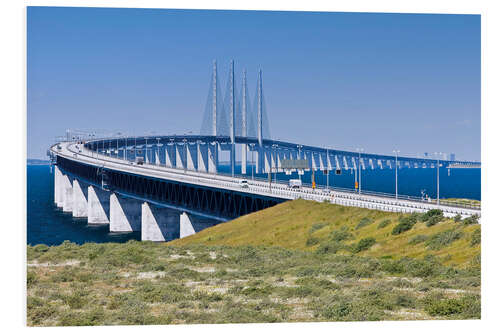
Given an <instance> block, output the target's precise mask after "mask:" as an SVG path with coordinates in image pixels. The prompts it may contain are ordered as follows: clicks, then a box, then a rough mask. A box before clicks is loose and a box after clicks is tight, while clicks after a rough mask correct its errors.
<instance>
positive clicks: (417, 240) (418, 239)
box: [408, 235, 429, 245]
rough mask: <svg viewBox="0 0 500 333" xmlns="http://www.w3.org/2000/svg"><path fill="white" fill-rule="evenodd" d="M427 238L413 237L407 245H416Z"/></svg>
mask: <svg viewBox="0 0 500 333" xmlns="http://www.w3.org/2000/svg"><path fill="white" fill-rule="evenodd" d="M428 238H429V236H427V235H416V236H415V237H412V238H411V239H410V240H409V241H408V244H410V245H416V244H420V243H423V242H425V241H426V240H427V239H428Z"/></svg>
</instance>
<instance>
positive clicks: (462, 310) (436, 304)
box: [424, 295, 481, 319]
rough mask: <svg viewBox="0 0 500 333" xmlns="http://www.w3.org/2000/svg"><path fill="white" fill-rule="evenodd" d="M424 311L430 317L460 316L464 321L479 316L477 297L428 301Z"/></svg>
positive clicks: (479, 308)
mask: <svg viewBox="0 0 500 333" xmlns="http://www.w3.org/2000/svg"><path fill="white" fill-rule="evenodd" d="M424 309H425V311H426V312H427V313H428V314H430V315H431V316H453V315H455V316H456V315H462V317H463V318H464V319H468V318H480V316H481V306H480V303H479V297H477V296H472V295H467V296H463V297H461V298H458V299H455V298H451V299H428V300H427V304H426V305H425V308H424Z"/></svg>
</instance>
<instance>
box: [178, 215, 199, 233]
mask: <svg viewBox="0 0 500 333" xmlns="http://www.w3.org/2000/svg"><path fill="white" fill-rule="evenodd" d="M179 224H180V225H179V230H180V232H179V238H184V237H187V236H191V235H194V234H195V233H196V231H194V228H193V224H192V223H191V219H190V218H189V215H188V214H187V213H186V212H184V213H182V214H181V216H180V218H179Z"/></svg>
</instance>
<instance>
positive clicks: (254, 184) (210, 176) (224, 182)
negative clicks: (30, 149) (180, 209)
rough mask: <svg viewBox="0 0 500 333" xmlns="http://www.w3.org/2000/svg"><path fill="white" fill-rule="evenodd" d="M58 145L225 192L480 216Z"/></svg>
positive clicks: (82, 159)
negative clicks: (245, 179)
mask: <svg viewBox="0 0 500 333" xmlns="http://www.w3.org/2000/svg"><path fill="white" fill-rule="evenodd" d="M59 145H60V147H61V148H60V149H58V148H57V146H58V145H54V146H52V147H51V151H52V152H53V153H54V154H55V155H59V156H61V157H64V158H66V159H69V160H72V161H75V162H78V163H84V164H88V165H92V166H96V167H104V168H106V169H110V170H116V171H119V172H126V173H133V174H137V175H142V176H145V177H152V178H156V179H165V180H171V181H176V182H183V183H188V184H195V185H199V186H205V187H212V188H218V189H223V190H227V191H235V192H242V193H251V194H256V195H259V196H266V197H273V198H279V199H283V200H293V199H297V198H303V199H306V200H314V201H319V202H322V201H325V200H326V201H329V202H331V203H334V204H339V205H344V206H355V207H363V208H368V209H376V210H383V211H393V212H406V213H410V212H424V211H427V210H429V209H433V208H439V209H441V210H443V212H444V214H445V215H446V216H453V215H456V214H460V215H462V216H470V215H472V214H478V215H480V210H479V209H470V208H461V207H451V206H446V205H440V206H437V205H436V204H433V203H428V202H417V201H410V200H404V199H395V198H387V197H383V196H379V195H372V194H356V193H349V192H344V191H339V190H328V191H325V190H320V189H312V188H306V187H303V188H300V189H292V188H289V187H288V186H287V185H286V184H280V183H269V182H266V181H262V180H251V179H248V188H243V187H242V186H241V185H240V179H238V178H233V177H230V176H225V175H220V174H214V173H205V172H198V171H191V170H183V169H176V168H170V167H166V166H163V165H154V164H144V165H137V164H135V163H132V162H129V161H124V160H123V159H119V158H116V157H111V156H106V155H103V154H97V153H96V152H94V151H92V150H89V149H87V148H86V147H85V146H84V145H83V144H77V143H75V142H62V143H60V144H59Z"/></svg>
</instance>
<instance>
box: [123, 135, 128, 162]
mask: <svg viewBox="0 0 500 333" xmlns="http://www.w3.org/2000/svg"><path fill="white" fill-rule="evenodd" d="M127 148H128V146H127V136H126V135H125V148H124V149H123V160H124V161H126V160H127Z"/></svg>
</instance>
